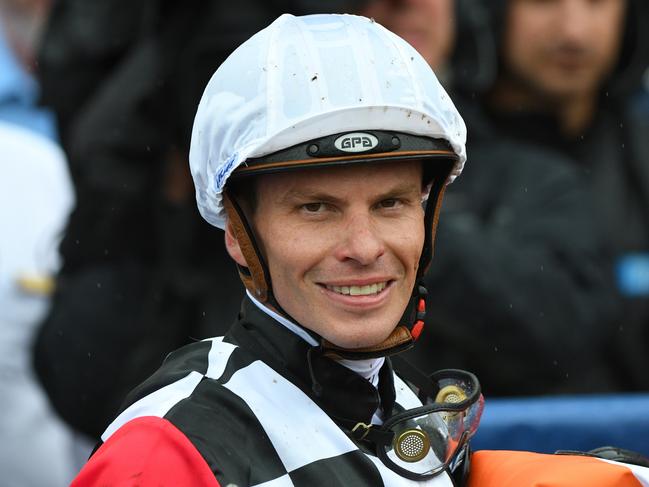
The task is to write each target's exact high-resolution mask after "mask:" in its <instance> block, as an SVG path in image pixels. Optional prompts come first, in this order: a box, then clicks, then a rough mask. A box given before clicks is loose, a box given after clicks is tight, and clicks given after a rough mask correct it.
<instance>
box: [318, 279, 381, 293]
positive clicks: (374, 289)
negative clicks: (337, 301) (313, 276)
mask: <svg viewBox="0 0 649 487" xmlns="http://www.w3.org/2000/svg"><path fill="white" fill-rule="evenodd" d="M387 285H388V283H387V282H377V283H374V284H368V285H367V286H327V289H329V290H330V291H333V292H335V293H338V294H347V295H350V296H367V295H369V294H376V293H380V292H381V291H383V290H384V289H385V287H386V286H387Z"/></svg>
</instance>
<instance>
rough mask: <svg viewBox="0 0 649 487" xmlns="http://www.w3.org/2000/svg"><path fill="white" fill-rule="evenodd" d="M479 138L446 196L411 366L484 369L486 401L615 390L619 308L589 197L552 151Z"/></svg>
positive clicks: (427, 279) (478, 136)
mask: <svg viewBox="0 0 649 487" xmlns="http://www.w3.org/2000/svg"><path fill="white" fill-rule="evenodd" d="M465 113H466V112H465ZM469 133H470V134H471V132H469ZM475 135H476V138H475V139H471V140H473V144H471V143H469V147H470V152H469V154H470V156H469V157H470V164H467V167H466V168H465V171H464V173H463V174H462V176H461V178H460V179H459V180H458V181H457V183H454V184H453V185H451V186H449V188H448V190H447V194H446V196H445V200H444V206H443V210H442V215H441V217H440V222H439V227H438V234H437V242H436V248H435V257H434V258H433V262H432V265H431V268H430V269H429V272H428V274H427V276H426V285H427V287H428V291H429V298H428V306H427V307H428V316H427V320H426V330H425V332H424V333H423V335H422V337H421V338H420V343H418V344H417V346H416V347H415V348H414V349H413V350H412V351H411V352H408V354H409V357H410V359H411V360H413V361H414V362H415V363H417V364H418V365H419V367H420V368H423V369H425V370H426V371H432V370H435V369H436V368H440V367H457V368H465V369H467V370H474V371H476V373H477V374H479V376H480V381H481V383H482V387H483V391H484V392H485V394H486V395H487V396H493V395H520V394H548V393H567V392H570V393H575V392H585V391H591V392H592V391H595V390H599V391H604V390H608V389H609V388H610V387H611V383H610V378H609V377H607V376H606V370H605V367H604V365H605V363H604V362H605V360H604V358H603V357H602V353H603V352H602V350H603V348H604V346H605V345H606V343H607V342H606V340H607V339H608V335H609V334H608V333H607V328H606V326H607V324H608V321H607V319H608V318H610V316H611V314H612V313H613V311H614V309H615V300H613V299H612V298H611V297H610V286H609V285H608V283H607V276H608V275H609V274H608V271H609V267H608V264H609V261H608V260H607V256H606V253H605V252H604V247H603V245H602V244H601V242H602V237H601V235H600V234H599V229H598V228H597V226H596V223H595V221H594V219H593V217H592V210H591V208H590V207H589V203H590V201H591V198H590V197H589V195H588V189H587V188H586V187H585V185H584V184H583V182H582V181H580V180H579V178H578V177H577V174H576V171H575V170H574V168H572V167H571V165H570V164H569V162H568V161H565V160H563V159H561V158H560V157H558V156H557V155H556V154H554V153H552V152H549V151H544V150H542V149H535V148H533V147H530V146H526V145H521V144H516V143H513V142H510V141H507V140H506V139H504V138H500V139H494V143H490V142H487V141H484V140H482V139H481V137H480V131H476V132H475ZM496 140H497V142H495V141H496Z"/></svg>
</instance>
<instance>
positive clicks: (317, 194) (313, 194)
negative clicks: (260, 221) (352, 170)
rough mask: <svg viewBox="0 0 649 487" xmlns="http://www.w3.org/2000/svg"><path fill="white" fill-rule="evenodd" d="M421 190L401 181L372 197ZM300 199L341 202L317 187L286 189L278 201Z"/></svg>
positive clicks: (384, 197)
mask: <svg viewBox="0 0 649 487" xmlns="http://www.w3.org/2000/svg"><path fill="white" fill-rule="evenodd" d="M422 190H423V187H422V186H421V185H418V184H412V183H401V184H397V185H396V186H394V187H391V188H388V189H387V190H385V191H383V192H380V193H377V194H376V195H375V198H374V199H377V200H382V199H389V198H396V197H399V196H405V195H409V194H416V195H417V196H419V195H420V194H421V192H422ZM296 200H297V201H302V200H317V201H325V202H328V203H336V202H341V201H342V200H343V198H339V197H337V196H335V195H333V194H331V193H327V192H324V191H321V190H319V189H313V190H310V189H308V188H307V189H292V190H289V191H287V192H286V193H285V194H284V195H283V196H282V197H281V198H280V199H279V202H280V203H286V202H290V201H296Z"/></svg>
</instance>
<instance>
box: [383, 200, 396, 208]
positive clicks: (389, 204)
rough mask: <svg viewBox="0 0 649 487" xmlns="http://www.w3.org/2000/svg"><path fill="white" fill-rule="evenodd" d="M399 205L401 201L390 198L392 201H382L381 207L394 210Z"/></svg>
mask: <svg viewBox="0 0 649 487" xmlns="http://www.w3.org/2000/svg"><path fill="white" fill-rule="evenodd" d="M398 204H399V200H397V199H396V198H390V199H387V200H383V201H381V203H379V206H380V207H381V208H394V207H396V206H397V205H398Z"/></svg>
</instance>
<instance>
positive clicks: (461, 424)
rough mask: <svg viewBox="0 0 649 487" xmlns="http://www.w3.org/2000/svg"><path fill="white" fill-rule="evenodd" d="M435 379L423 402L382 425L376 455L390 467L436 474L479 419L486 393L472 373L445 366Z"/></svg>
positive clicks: (458, 450) (417, 474)
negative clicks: (433, 394) (382, 433)
mask: <svg viewBox="0 0 649 487" xmlns="http://www.w3.org/2000/svg"><path fill="white" fill-rule="evenodd" d="M431 379H433V380H434V381H436V383H437V387H436V388H435V389H434V390H435V391H436V393H435V397H432V396H428V397H427V398H426V402H425V404H424V406H422V407H418V408H415V409H412V410H408V411H404V412H402V413H399V414H396V415H394V416H393V417H391V418H390V419H389V420H387V421H386V422H385V423H384V424H383V426H382V427H380V429H381V430H382V431H384V432H388V433H390V434H389V435H386V436H385V438H390V439H391V441H387V440H386V441H383V442H381V443H380V444H378V445H377V454H378V456H379V458H381V460H382V461H383V463H385V464H386V465H387V466H388V467H390V468H391V469H392V470H395V471H396V472H398V473H400V474H402V475H406V476H407V477H410V478H416V479H419V478H422V477H430V476H433V475H436V474H437V473H439V472H441V471H442V470H444V469H446V468H448V467H449V466H451V465H452V464H453V462H454V461H455V460H456V459H457V456H458V454H459V453H461V452H462V450H463V449H464V447H465V446H466V444H467V442H468V440H469V439H470V438H471V437H472V436H473V435H474V434H475V432H476V430H477V428H478V425H479V423H480V417H481V415H482V410H483V407H484V399H483V397H482V394H481V393H480V386H479V383H478V381H477V379H476V378H475V376H473V375H472V374H470V373H468V372H464V371H459V370H458V371H455V370H443V371H439V372H437V373H435V374H433V376H431Z"/></svg>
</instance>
